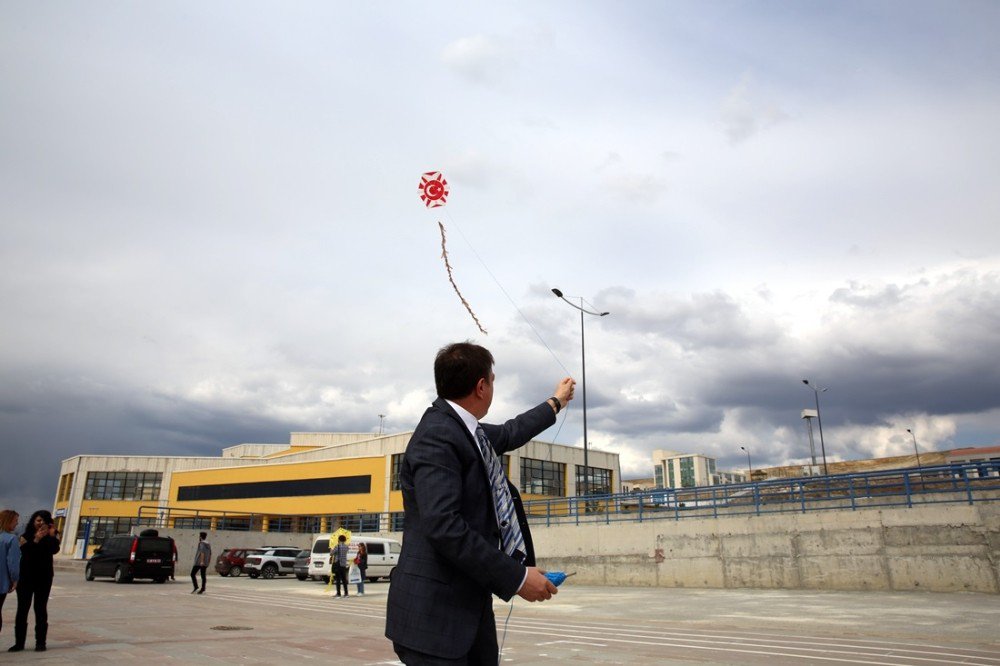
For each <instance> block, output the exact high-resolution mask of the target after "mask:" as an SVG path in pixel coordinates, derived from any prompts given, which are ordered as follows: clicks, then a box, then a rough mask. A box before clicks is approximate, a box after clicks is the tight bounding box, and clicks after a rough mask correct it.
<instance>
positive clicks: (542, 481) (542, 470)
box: [504, 456, 566, 497]
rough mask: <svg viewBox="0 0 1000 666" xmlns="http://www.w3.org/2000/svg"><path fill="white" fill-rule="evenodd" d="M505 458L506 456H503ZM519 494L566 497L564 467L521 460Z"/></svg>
mask: <svg viewBox="0 0 1000 666" xmlns="http://www.w3.org/2000/svg"><path fill="white" fill-rule="evenodd" d="M504 457H507V456H504ZM521 492H522V493H530V494H532V495H550V496H552V497H564V496H565V495H566V465H564V464H562V463H554V462H549V461H547V460H536V459H534V458H521Z"/></svg>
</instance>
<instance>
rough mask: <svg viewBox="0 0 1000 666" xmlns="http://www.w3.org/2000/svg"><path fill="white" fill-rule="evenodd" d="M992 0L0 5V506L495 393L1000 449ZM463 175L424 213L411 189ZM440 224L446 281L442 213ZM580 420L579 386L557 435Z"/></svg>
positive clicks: (641, 463)
mask: <svg viewBox="0 0 1000 666" xmlns="http://www.w3.org/2000/svg"><path fill="white" fill-rule="evenodd" d="M998 25H1000V5H998V4H997V3H995V2H991V1H989V0H985V1H982V2H962V1H958V0H948V1H946V2H944V1H942V2H912V1H906V2H902V1H895V2H808V3H796V2H630V3H618V2H615V3H612V2H578V1H575V0H574V1H572V2H568V1H567V2H545V3H538V2H512V3H499V4H498V3H486V2H472V3H461V4H456V3H441V2H433V1H432V2H424V3H405V4H404V3H346V2H340V3H331V2H296V3H277V2H272V3H259V2H213V3H207V4H206V3H202V2H170V3H140V4H136V3H130V2H98V3H61V2H43V3H24V2H14V1H13V0H9V1H6V0H4V1H0V239H2V240H0V304H2V313H3V324H2V326H0V373H2V378H3V381H2V382H0V441H2V449H3V459H4V464H3V465H2V466H0V504H3V505H14V506H15V507H16V508H17V509H19V510H20V511H21V512H22V513H27V512H28V511H31V510H33V509H34V508H36V507H37V506H48V505H50V504H51V502H52V498H53V496H54V493H55V488H56V483H57V480H58V469H59V462H60V461H61V460H62V459H64V458H67V457H70V456H73V455H76V454H84V453H90V454H114V453H119V454H120V453H132V454H154V455H185V454H198V455H217V454H218V452H219V450H220V449H221V448H222V447H225V446H229V445H233V444H237V443H241V442H283V441H287V440H288V433H289V432H290V431H298V430H340V431H361V432H373V433H374V432H377V431H378V429H379V424H380V417H379V415H380V414H381V415H384V421H383V427H384V429H385V430H386V431H405V430H409V429H411V428H413V427H414V425H415V424H416V422H417V420H418V419H419V417H420V414H421V413H422V411H423V409H424V408H425V407H426V405H427V404H428V403H429V402H430V400H431V399H432V398H433V380H432V375H431V369H432V359H433V355H434V352H435V350H436V349H437V348H438V347H440V346H441V345H443V344H445V343H447V342H449V341H454V340H462V339H472V340H475V341H478V342H481V343H483V344H485V345H487V346H488V347H490V348H491V349H492V350H493V352H494V354H495V356H496V358H497V368H496V372H497V382H498V384H497V399H496V401H495V402H494V406H493V410H492V411H491V414H490V416H491V417H492V419H493V420H499V419H504V418H508V417H510V416H513V415H514V414H516V413H517V412H518V411H519V410H521V409H523V408H526V407H527V406H530V405H532V404H535V403H537V402H538V401H541V400H543V399H544V398H545V397H547V396H548V395H550V393H551V391H552V387H553V386H554V385H555V383H556V381H557V380H558V379H559V378H560V377H561V376H563V375H565V374H567V373H570V374H573V375H574V376H575V377H576V378H577V379H578V380H579V379H580V378H581V372H580V371H581V363H580V319H579V317H578V314H577V312H576V311H574V310H573V309H572V308H571V307H570V306H569V305H567V304H566V303H563V302H561V301H559V300H558V299H557V298H555V297H554V296H553V295H552V293H551V292H550V289H551V288H552V287H559V288H561V289H562V290H563V291H564V292H565V293H566V294H567V295H568V296H571V297H573V299H574V300H575V301H576V302H580V301H579V298H583V299H585V303H587V304H590V305H591V306H592V307H594V308H596V309H599V310H607V311H610V312H611V314H610V315H609V316H607V317H604V318H602V319H597V318H590V319H588V321H587V322H586V326H587V328H586V344H587V346H586V349H587V380H588V386H587V390H588V426H589V435H590V441H591V445H592V446H593V447H594V448H597V449H604V450H610V451H616V452H618V453H620V454H621V460H622V467H623V473H624V474H625V476H626V477H630V476H642V475H649V474H651V469H652V465H651V459H650V452H651V451H652V450H653V449H657V448H664V449H673V450H679V451H697V452H704V453H706V454H708V455H712V456H715V457H717V458H718V459H719V464H720V467H722V468H742V467H745V462H746V458H745V456H744V454H743V451H741V450H740V446H746V447H747V448H749V449H750V451H751V452H752V456H753V461H754V465H755V466H757V465H761V466H763V465H770V464H782V463H786V462H790V461H799V462H802V461H805V460H806V459H807V458H808V456H809V446H808V439H807V436H806V431H805V428H804V424H803V422H802V421H801V420H800V418H799V414H800V411H801V410H802V409H803V408H807V407H810V406H812V403H813V398H814V395H813V393H812V391H810V390H809V389H808V388H806V387H805V386H803V385H802V383H801V380H802V378H804V377H805V378H809V379H811V380H812V381H814V382H816V383H817V384H818V385H820V386H822V387H829V390H828V391H827V392H825V393H823V394H822V397H821V408H822V416H823V426H824V435H825V440H826V449H827V453H828V456H829V458H830V459H834V460H836V459H850V458H859V457H870V456H885V455H893V454H905V453H908V452H911V451H912V449H913V444H912V440H911V439H910V437H909V435H908V434H907V433H906V429H907V428H911V429H912V430H913V431H914V433H915V434H916V437H917V439H918V442H919V445H920V447H921V449H947V448H955V447H959V446H976V445H992V444H997V443H998V441H1000V364H998V362H997V356H998V352H1000V224H998V218H1000V187H998V183H1000V160H998V158H997V156H998V155H1000V123H998V122H997V119H998V118H1000V41H998V40H997V39H996V27H997V26H998ZM429 170H440V171H441V172H443V173H444V176H445V178H447V180H448V182H449V184H450V187H451V195H450V197H449V199H448V204H447V206H446V207H444V208H439V209H436V210H431V211H429V210H427V209H426V208H425V207H424V206H423V205H422V203H421V202H420V200H419V198H418V191H417V184H418V182H419V179H420V174H421V173H422V172H425V171H429ZM439 220H440V221H441V222H442V223H444V225H445V226H446V228H447V231H448V250H449V256H450V261H451V264H452V268H453V269H454V276H455V281H456V283H457V284H458V285H459V287H460V289H461V291H462V293H463V295H464V296H465V298H466V300H467V301H468V302H469V304H470V306H471V307H472V308H473V310H474V311H475V313H476V315H477V316H478V318H479V319H480V320H481V321H482V323H483V325H484V327H485V328H486V329H487V331H488V335H483V334H482V333H480V332H479V331H478V329H477V328H476V327H475V324H474V322H473V321H472V319H471V318H470V316H469V315H468V313H467V312H466V311H465V309H464V308H463V306H462V304H461V302H460V301H459V299H458V296H457V295H456V294H455V292H454V291H453V290H452V287H451V285H450V284H449V283H448V276H447V273H446V270H445V266H444V263H443V262H442V259H441V238H440V235H439V232H438V227H437V222H438V221H439ZM542 439H549V440H553V441H556V442H558V443H561V444H570V445H581V444H582V441H583V436H582V411H581V409H580V404H579V399H578V400H577V402H575V403H574V404H573V405H572V407H571V408H570V409H569V410H568V412H566V416H565V419H564V420H562V421H560V425H559V426H558V427H553V428H552V429H550V430H549V431H547V432H546V433H544V434H543V435H542Z"/></svg>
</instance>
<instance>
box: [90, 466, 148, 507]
mask: <svg viewBox="0 0 1000 666" xmlns="http://www.w3.org/2000/svg"><path fill="white" fill-rule="evenodd" d="M162 481H163V474H162V473H160V472H90V473H89V474H87V485H86V487H85V488H84V490H83V499H89V500H157V499H159V498H160V483H161V482H162Z"/></svg>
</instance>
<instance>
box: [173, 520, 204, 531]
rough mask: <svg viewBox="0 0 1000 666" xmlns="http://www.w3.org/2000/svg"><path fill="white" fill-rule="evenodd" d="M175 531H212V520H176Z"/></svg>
mask: <svg viewBox="0 0 1000 666" xmlns="http://www.w3.org/2000/svg"><path fill="white" fill-rule="evenodd" d="M174 529H178V530H210V529H212V519H211V518H174Z"/></svg>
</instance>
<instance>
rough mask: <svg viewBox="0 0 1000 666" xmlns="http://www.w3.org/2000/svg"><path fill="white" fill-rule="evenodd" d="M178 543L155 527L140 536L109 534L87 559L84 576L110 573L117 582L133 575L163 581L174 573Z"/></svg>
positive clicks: (131, 578)
mask: <svg viewBox="0 0 1000 666" xmlns="http://www.w3.org/2000/svg"><path fill="white" fill-rule="evenodd" d="M176 560H177V546H176V545H174V540H173V539H172V538H170V537H161V536H160V535H159V532H157V531H156V530H143V531H142V532H141V533H140V534H139V536H134V535H131V534H119V535H115V536H113V537H110V538H108V539H107V540H106V541H105V542H104V545H102V546H100V547H98V549H97V550H95V551H94V554H93V555H92V556H91V557H90V560H89V561H88V562H87V570H86V574H85V575H86V578H87V580H94V578H96V577H97V576H110V577H112V578H114V579H115V582H116V583H128V582H130V581H132V580H133V579H135V578H151V579H153V580H155V581H156V582H157V583H163V582H165V581H166V580H167V579H168V578H170V577H172V576H173V575H174V563H175V562H176Z"/></svg>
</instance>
